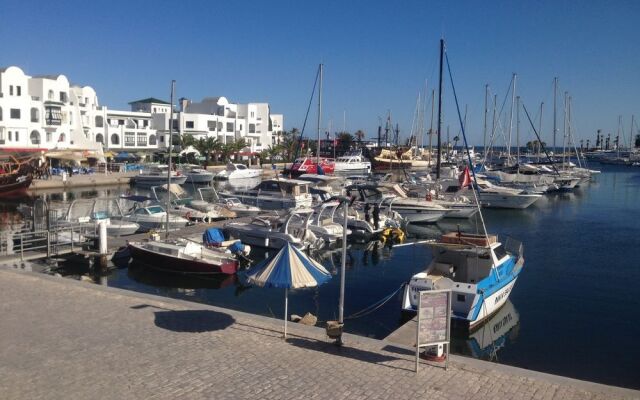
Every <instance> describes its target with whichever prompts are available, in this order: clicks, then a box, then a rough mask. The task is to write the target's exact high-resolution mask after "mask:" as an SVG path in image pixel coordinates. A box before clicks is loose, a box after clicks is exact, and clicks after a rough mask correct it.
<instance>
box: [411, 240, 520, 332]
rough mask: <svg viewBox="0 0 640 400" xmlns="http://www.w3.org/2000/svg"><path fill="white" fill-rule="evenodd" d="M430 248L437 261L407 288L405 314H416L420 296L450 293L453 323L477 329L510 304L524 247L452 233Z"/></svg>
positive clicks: (432, 241)
mask: <svg viewBox="0 0 640 400" xmlns="http://www.w3.org/2000/svg"><path fill="white" fill-rule="evenodd" d="M426 243H427V245H428V246H429V247H431V250H432V254H433V260H432V261H431V263H430V264H429V265H428V266H427V268H426V269H425V270H424V271H422V272H419V273H417V274H415V275H414V276H413V277H412V278H411V280H410V281H409V283H408V284H407V286H406V287H405V290H404V296H403V301H402V310H403V311H404V312H408V313H412V312H415V311H416V310H417V304H418V298H419V294H420V292H421V291H423V290H439V289H450V290H451V291H452V292H453V294H452V296H453V302H452V306H451V307H452V316H453V318H455V319H458V320H462V321H465V322H468V323H469V326H470V327H473V326H474V325H477V324H478V323H480V322H482V321H484V320H485V319H487V318H488V317H490V316H491V315H493V314H494V313H495V312H496V311H498V310H499V309H500V307H502V305H503V304H505V303H506V301H507V299H508V298H509V293H510V292H511V290H512V289H513V286H514V285H515V283H516V279H517V278H518V275H519V274H520V272H521V271H522V267H523V265H524V258H523V251H522V245H521V244H520V243H519V242H517V241H514V240H512V239H510V240H509V241H508V242H507V243H506V245H503V244H502V243H501V242H499V241H498V238H497V236H495V235H476V234H470V233H463V232H449V233H445V234H443V235H442V237H441V238H440V239H435V240H428V241H427V242H426Z"/></svg>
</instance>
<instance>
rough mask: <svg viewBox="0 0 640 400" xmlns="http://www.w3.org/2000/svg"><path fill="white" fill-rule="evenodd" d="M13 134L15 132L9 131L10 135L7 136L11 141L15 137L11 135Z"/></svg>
mask: <svg viewBox="0 0 640 400" xmlns="http://www.w3.org/2000/svg"><path fill="white" fill-rule="evenodd" d="M12 134H13V132H11V131H9V135H8V136H7V137H8V138H9V141H12V140H13V138H12V137H11V135H12Z"/></svg>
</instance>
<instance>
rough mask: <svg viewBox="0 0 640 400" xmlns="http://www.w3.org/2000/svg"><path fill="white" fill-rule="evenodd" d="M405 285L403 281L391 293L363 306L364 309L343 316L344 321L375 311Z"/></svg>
mask: <svg viewBox="0 0 640 400" xmlns="http://www.w3.org/2000/svg"><path fill="white" fill-rule="evenodd" d="M405 285H406V283H403V284H402V285H400V287H399V288H397V289H396V290H394V291H393V293H391V294H390V295H388V296H386V297H384V298H382V299H381V300H378V301H377V302H375V303H373V304H371V305H370V306H368V307H365V308H364V309H362V310H360V311H358V312H356V313H353V314H351V315H349V316H348V317H344V319H345V321H346V320H348V319H355V318H360V317H364V316H365V315H369V314H371V313H372V312H374V311H376V310H377V309H379V308H380V307H382V306H383V305H385V304H386V303H387V302H388V301H389V300H391V299H392V298H393V296H395V295H396V294H397V293H398V292H399V291H400V290H401V289H402V288H404V287H405Z"/></svg>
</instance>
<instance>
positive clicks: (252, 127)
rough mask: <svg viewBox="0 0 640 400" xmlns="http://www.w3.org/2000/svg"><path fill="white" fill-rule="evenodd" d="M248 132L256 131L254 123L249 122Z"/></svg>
mask: <svg viewBox="0 0 640 400" xmlns="http://www.w3.org/2000/svg"><path fill="white" fill-rule="evenodd" d="M249 133H256V124H249Z"/></svg>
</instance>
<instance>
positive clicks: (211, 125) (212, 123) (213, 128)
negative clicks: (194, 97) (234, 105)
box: [0, 118, 217, 132]
mask: <svg viewBox="0 0 640 400" xmlns="http://www.w3.org/2000/svg"><path fill="white" fill-rule="evenodd" d="M0 119H2V118H0ZM207 126H208V127H209V131H211V132H215V131H216V126H217V124H216V121H207Z"/></svg>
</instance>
